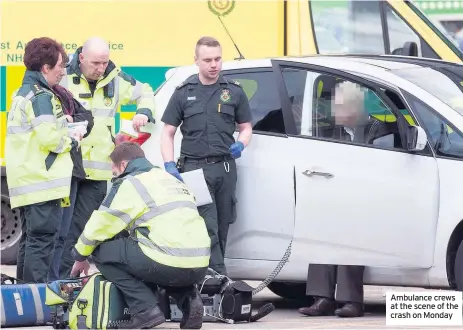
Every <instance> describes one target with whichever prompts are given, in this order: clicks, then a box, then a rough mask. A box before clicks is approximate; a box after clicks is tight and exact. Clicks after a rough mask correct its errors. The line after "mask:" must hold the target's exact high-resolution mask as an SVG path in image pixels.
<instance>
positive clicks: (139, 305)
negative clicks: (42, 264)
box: [93, 237, 207, 314]
mask: <svg viewBox="0 0 463 330" xmlns="http://www.w3.org/2000/svg"><path fill="white" fill-rule="evenodd" d="M93 261H94V262H95V265H96V267H97V268H98V270H99V271H100V272H101V274H102V275H103V276H104V277H105V278H106V279H107V280H109V281H110V282H112V283H114V285H116V287H117V288H118V289H119V290H121V291H122V293H123V295H124V298H125V300H126V303H127V305H128V306H129V309H130V313H131V314H136V313H138V312H140V311H145V310H147V309H149V308H154V306H156V305H157V304H158V303H159V301H158V296H157V295H156V294H155V290H153V284H155V285H157V286H160V287H162V288H164V289H166V291H167V293H169V294H170V295H172V296H173V297H174V299H175V300H176V301H177V304H179V305H180V306H181V304H182V303H183V300H184V299H185V298H186V297H187V296H188V295H189V294H191V293H192V292H193V290H194V284H197V283H200V282H201V281H202V280H203V279H204V277H205V276H206V271H207V267H204V268H198V269H185V268H174V267H169V266H165V265H162V264H159V263H157V262H155V261H153V260H151V259H150V258H148V257H147V256H146V255H145V254H144V253H143V252H142V250H141V249H140V247H139V246H138V243H137V242H135V241H134V240H133V239H132V238H128V237H123V238H118V239H114V240H111V241H107V242H103V243H101V244H100V245H99V246H98V247H97V248H96V249H95V251H94V252H93Z"/></svg>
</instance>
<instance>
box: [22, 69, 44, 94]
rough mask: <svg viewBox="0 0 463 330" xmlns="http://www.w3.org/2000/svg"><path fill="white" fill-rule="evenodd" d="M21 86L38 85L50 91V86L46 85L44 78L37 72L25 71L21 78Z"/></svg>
mask: <svg viewBox="0 0 463 330" xmlns="http://www.w3.org/2000/svg"><path fill="white" fill-rule="evenodd" d="M22 84H23V85H39V87H42V88H45V89H48V90H50V91H51V87H50V85H48V83H47V81H46V80H45V77H44V76H43V74H42V73H40V72H39V71H32V70H26V73H25V74H24V78H23V82H22Z"/></svg>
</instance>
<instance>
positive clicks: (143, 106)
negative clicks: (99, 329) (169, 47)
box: [59, 37, 154, 279]
mask: <svg viewBox="0 0 463 330" xmlns="http://www.w3.org/2000/svg"><path fill="white" fill-rule="evenodd" d="M60 84H61V85H62V86H64V87H66V88H67V89H68V90H70V91H71V92H72V93H73V94H74V98H76V99H77V100H78V101H79V102H80V103H81V104H82V105H83V106H84V107H85V108H86V109H87V110H91V111H92V114H93V117H94V127H93V130H92V132H91V133H90V134H89V136H88V137H86V138H84V139H83V140H82V144H81V148H82V161H83V166H84V170H85V178H84V179H82V180H79V182H78V184H77V196H76V201H75V205H74V212H73V218H72V222H71V226H70V228H69V233H68V236H67V238H66V241H65V247H64V251H63V256H62V262H61V266H60V270H59V272H60V278H61V279H65V278H68V277H69V273H70V272H71V268H72V265H73V263H74V259H73V258H72V256H71V251H72V248H73V246H74V245H75V244H76V242H77V239H78V238H79V235H80V234H81V233H82V230H83V229H84V226H85V224H86V222H87V221H88V219H89V218H90V216H91V215H92V212H93V211H94V210H96V209H98V207H99V206H100V204H101V202H102V201H103V198H104V196H105V195H106V192H107V181H108V180H110V179H111V177H112V172H111V161H110V159H109V154H110V153H111V152H112V151H113V150H114V147H115V139H114V134H115V133H114V130H115V115H116V113H117V111H118V109H119V106H120V105H127V104H136V108H137V110H136V114H135V116H134V117H133V119H132V125H133V127H134V129H136V130H137V131H139V129H140V127H142V126H144V125H146V124H147V123H148V122H151V123H154V96H153V90H152V88H151V87H150V86H149V85H148V84H145V83H141V82H139V81H137V80H135V79H134V78H133V77H132V76H130V75H128V74H126V73H124V72H123V71H121V69H120V68H118V67H117V66H116V65H115V64H114V63H113V62H112V61H111V60H110V59H109V46H108V43H107V42H106V41H104V40H102V39H101V38H98V37H94V38H90V39H89V40H87V41H86V42H85V43H84V44H83V46H82V47H81V48H79V49H77V51H76V53H75V54H74V57H73V58H72V61H71V63H70V65H69V67H68V69H67V75H66V76H65V77H64V78H63V79H62V80H61V82H60Z"/></svg>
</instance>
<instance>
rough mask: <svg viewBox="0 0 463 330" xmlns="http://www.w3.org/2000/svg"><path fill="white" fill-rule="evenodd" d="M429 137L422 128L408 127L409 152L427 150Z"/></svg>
mask: <svg viewBox="0 0 463 330" xmlns="http://www.w3.org/2000/svg"><path fill="white" fill-rule="evenodd" d="M427 143H428V137H427V136H426V132H425V131H424V129H423V128H422V127H420V126H408V129H407V150H408V151H421V150H424V148H426V144H427Z"/></svg>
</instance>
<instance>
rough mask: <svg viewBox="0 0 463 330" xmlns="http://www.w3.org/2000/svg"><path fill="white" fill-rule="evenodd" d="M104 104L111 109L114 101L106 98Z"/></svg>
mask: <svg viewBox="0 0 463 330" xmlns="http://www.w3.org/2000/svg"><path fill="white" fill-rule="evenodd" d="M103 103H104V105H106V106H107V107H109V106H110V105H111V103H113V101H112V100H111V99H110V98H109V97H105V98H104V100H103Z"/></svg>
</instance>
